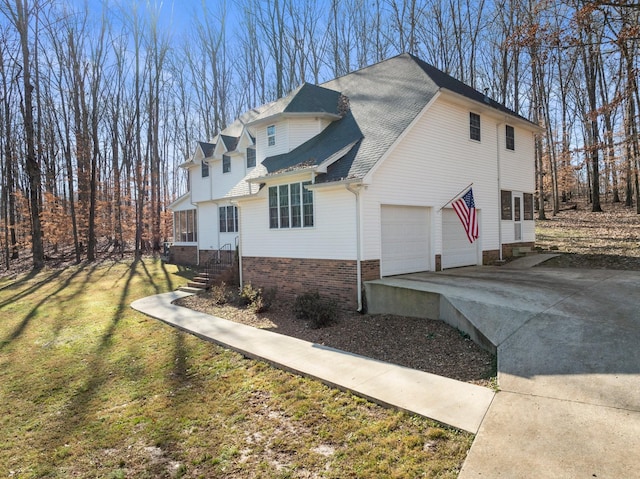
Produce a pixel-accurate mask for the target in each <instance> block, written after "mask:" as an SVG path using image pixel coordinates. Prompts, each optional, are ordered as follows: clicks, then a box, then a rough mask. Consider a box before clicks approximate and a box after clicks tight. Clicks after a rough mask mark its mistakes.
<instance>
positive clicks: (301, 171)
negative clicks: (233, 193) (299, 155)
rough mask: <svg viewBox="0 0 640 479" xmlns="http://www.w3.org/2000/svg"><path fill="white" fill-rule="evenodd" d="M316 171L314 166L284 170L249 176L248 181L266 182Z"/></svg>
mask: <svg viewBox="0 0 640 479" xmlns="http://www.w3.org/2000/svg"><path fill="white" fill-rule="evenodd" d="M316 172H317V168H316V167H315V166H314V167H312V168H300V169H299V170H290V171H284V172H282V173H274V174H272V175H266V176H258V177H256V178H248V179H247V180H246V181H247V183H249V184H251V183H266V182H267V181H269V180H274V179H280V178H286V177H288V176H298V175H304V174H306V173H316Z"/></svg>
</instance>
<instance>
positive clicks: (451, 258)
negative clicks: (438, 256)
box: [442, 208, 478, 269]
mask: <svg viewBox="0 0 640 479" xmlns="http://www.w3.org/2000/svg"><path fill="white" fill-rule="evenodd" d="M477 264H478V241H477V240H476V241H475V242H474V243H469V240H468V239H467V233H466V232H465V231H464V227H463V226H462V223H461V222H460V219H459V218H458V215H456V212H455V211H453V209H452V208H447V209H444V210H442V269H445V268H457V267H459V266H474V265H477Z"/></svg>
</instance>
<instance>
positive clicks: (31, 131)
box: [14, 0, 44, 270]
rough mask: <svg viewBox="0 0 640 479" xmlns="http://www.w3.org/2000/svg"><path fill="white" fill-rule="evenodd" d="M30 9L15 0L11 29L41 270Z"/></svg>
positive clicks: (24, 0) (36, 262) (35, 245)
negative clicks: (16, 38)
mask: <svg viewBox="0 0 640 479" xmlns="http://www.w3.org/2000/svg"><path fill="white" fill-rule="evenodd" d="M30 10H31V7H30V6H29V5H28V2H27V0H17V1H16V10H15V16H14V26H15V27H16V29H17V30H18V33H19V34H20V47H21V51H22V80H23V85H24V92H23V95H24V100H23V101H24V105H23V109H22V115H23V119H24V129H25V140H26V147H27V156H26V158H25V166H26V173H27V178H28V181H29V204H30V209H31V249H32V253H33V269H35V270H38V269H41V268H42V267H44V241H43V238H42V223H41V221H40V194H41V178H40V164H39V162H38V158H37V156H36V133H35V132H36V130H35V122H34V118H33V90H34V88H33V85H32V84H31V63H30V62H31V53H30V49H29V13H30Z"/></svg>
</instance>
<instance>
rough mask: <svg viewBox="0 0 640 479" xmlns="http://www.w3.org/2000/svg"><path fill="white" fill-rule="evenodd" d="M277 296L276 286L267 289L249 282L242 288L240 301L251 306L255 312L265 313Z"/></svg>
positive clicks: (243, 304)
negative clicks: (256, 286)
mask: <svg viewBox="0 0 640 479" xmlns="http://www.w3.org/2000/svg"><path fill="white" fill-rule="evenodd" d="M275 297H276V289H275V288H270V289H267V290H266V291H265V290H264V289H262V288H257V289H256V288H254V287H253V286H251V284H250V283H247V284H245V285H244V286H243V287H242V289H241V290H240V295H239V301H240V304H241V305H242V306H246V307H249V308H251V309H252V310H253V312H254V313H264V312H265V311H267V310H268V309H269V308H270V307H271V305H272V304H273V301H274V299H275Z"/></svg>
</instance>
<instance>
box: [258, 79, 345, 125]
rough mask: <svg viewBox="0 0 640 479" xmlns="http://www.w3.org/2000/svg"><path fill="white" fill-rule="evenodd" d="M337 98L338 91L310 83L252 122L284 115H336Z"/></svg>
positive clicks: (277, 102) (272, 105)
mask: <svg viewBox="0 0 640 479" xmlns="http://www.w3.org/2000/svg"><path fill="white" fill-rule="evenodd" d="M339 98H340V92H339V91H334V90H329V89H326V88H322V87H320V86H317V85H313V84H311V83H303V84H302V85H300V86H299V87H298V88H296V89H295V90H293V91H292V92H291V93H289V94H288V95H287V96H285V97H283V98H280V99H279V100H277V101H275V102H274V103H272V104H271V105H270V106H269V107H268V108H265V109H264V110H263V111H262V113H260V115H258V116H257V117H255V118H254V119H253V120H252V122H256V121H260V120H265V119H267V118H270V117H272V116H274V115H278V114H286V113H294V114H295V113H307V114H313V113H316V114H321V113H327V114H330V115H338V114H339V113H338V99H339Z"/></svg>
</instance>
